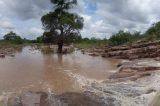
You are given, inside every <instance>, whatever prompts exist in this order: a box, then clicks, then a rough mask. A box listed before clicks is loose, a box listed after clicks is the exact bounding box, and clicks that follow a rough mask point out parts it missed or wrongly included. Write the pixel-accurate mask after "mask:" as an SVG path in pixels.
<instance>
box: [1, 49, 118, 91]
mask: <svg viewBox="0 0 160 106" xmlns="http://www.w3.org/2000/svg"><path fill="white" fill-rule="evenodd" d="M49 49H51V48H49ZM118 62H119V60H113V59H110V60H109V59H103V58H101V57H91V56H88V55H85V54H81V53H80V52H79V51H76V52H74V53H71V54H67V55H60V54H54V53H49V54H48V53H47V54H46V52H44V51H42V50H40V49H37V48H36V49H35V47H30V46H27V47H24V48H23V50H22V52H21V53H18V54H16V56H15V57H12V58H10V57H7V58H5V59H0V67H1V68H0V93H2V92H17V91H23V90H29V91H30V90H31V91H46V90H48V89H49V88H50V89H52V90H54V91H55V93H64V92H68V91H72V92H73V91H80V89H81V88H80V86H79V82H77V79H79V77H78V78H77V79H75V77H74V76H73V75H75V74H76V75H80V76H83V77H85V78H89V79H95V80H102V79H106V78H107V76H109V75H110V74H111V72H112V70H115V69H116V64H117V63H118Z"/></svg>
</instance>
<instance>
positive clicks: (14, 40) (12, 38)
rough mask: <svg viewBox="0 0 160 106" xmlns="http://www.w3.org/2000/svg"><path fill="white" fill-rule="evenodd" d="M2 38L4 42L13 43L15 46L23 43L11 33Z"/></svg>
mask: <svg viewBox="0 0 160 106" xmlns="http://www.w3.org/2000/svg"><path fill="white" fill-rule="evenodd" d="M3 38H4V40H5V41H7V42H11V43H15V44H22V43H23V40H22V38H21V37H20V36H18V35H17V34H16V33H14V32H12V31H11V32H9V33H7V34H6V35H4V37H3Z"/></svg>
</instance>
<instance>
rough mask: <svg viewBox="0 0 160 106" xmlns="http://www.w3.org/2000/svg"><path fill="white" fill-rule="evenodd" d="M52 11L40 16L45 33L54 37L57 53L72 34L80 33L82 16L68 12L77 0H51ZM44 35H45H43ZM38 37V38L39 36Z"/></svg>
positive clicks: (60, 51)
mask: <svg viewBox="0 0 160 106" xmlns="http://www.w3.org/2000/svg"><path fill="white" fill-rule="evenodd" d="M51 2H52V3H53V5H54V11H52V12H49V13H48V14H46V15H44V16H42V18H41V21H42V24H43V27H44V29H45V30H46V33H50V34H49V36H48V37H47V38H50V40H52V38H53V39H54V42H55V43H57V45H58V53H62V47H63V45H64V43H66V42H65V41H66V40H65V38H67V39H68V40H67V41H70V40H73V39H70V38H71V37H72V35H77V36H78V35H80V32H79V31H80V30H81V29H82V28H83V18H82V17H80V16H79V15H77V14H74V13H69V11H68V10H69V9H71V8H72V7H73V6H75V5H76V4H77V0H51ZM43 37H46V36H43ZM39 39H40V38H39Z"/></svg>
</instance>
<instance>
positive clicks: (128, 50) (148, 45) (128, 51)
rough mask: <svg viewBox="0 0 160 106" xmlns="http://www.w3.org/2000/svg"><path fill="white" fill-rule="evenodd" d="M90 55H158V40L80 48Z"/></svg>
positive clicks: (130, 56) (138, 56) (125, 57)
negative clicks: (86, 48)
mask: <svg viewBox="0 0 160 106" xmlns="http://www.w3.org/2000/svg"><path fill="white" fill-rule="evenodd" d="M82 52H83V53H87V54H89V55H91V56H95V55H94V54H96V56H102V57H112V58H120V59H130V60H133V59H139V58H156V57H160V41H150V42H137V43H133V44H128V45H122V46H114V47H108V46H106V47H100V48H93V49H88V50H82Z"/></svg>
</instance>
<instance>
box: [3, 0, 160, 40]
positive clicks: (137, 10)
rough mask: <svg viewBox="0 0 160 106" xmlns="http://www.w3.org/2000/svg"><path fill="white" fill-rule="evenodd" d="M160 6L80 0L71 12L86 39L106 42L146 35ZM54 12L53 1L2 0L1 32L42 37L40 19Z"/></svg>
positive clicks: (150, 1) (142, 0) (147, 1)
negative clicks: (125, 33) (120, 35)
mask: <svg viewBox="0 0 160 106" xmlns="http://www.w3.org/2000/svg"><path fill="white" fill-rule="evenodd" d="M93 2H94V3H95V4H96V10H95V12H93V13H92V12H91V13H90V14H88V13H87V11H90V10H87V9H90V7H87V6H89V4H91V3H93ZM159 2H160V0H78V6H77V7H75V8H73V9H72V10H71V12H76V13H78V14H80V15H81V16H83V17H84V19H85V23H84V24H85V25H84V29H83V30H82V35H83V36H84V37H101V38H103V37H106V36H107V37H109V36H110V35H112V34H113V33H115V32H117V31H118V30H123V29H127V30H129V31H132V32H133V31H136V30H138V31H145V30H146V29H147V28H148V27H149V26H150V25H151V24H152V23H153V22H156V21H159V20H160V9H159ZM51 9H52V4H51V3H50V0H0V21H1V23H0V30H2V29H3V31H4V32H5V31H8V30H11V29H14V30H15V31H17V32H18V33H20V34H22V35H23V34H24V36H25V37H29V38H32V37H33V35H35V36H37V35H40V34H41V33H42V32H43V30H42V29H41V27H42V26H41V22H40V17H41V16H42V15H43V14H45V13H47V12H48V11H51ZM15 20H16V21H15ZM29 20H31V21H29ZM34 23H35V24H34ZM19 24H21V25H19ZM4 29H6V30H4ZM35 36H34V37H35Z"/></svg>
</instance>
